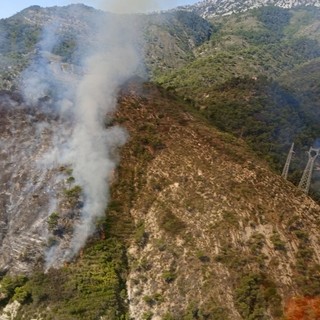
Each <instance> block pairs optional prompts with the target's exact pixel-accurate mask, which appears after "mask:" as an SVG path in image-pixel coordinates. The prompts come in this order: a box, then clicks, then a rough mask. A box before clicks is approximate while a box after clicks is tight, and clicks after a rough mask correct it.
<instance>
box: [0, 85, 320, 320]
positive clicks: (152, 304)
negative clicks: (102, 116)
mask: <svg viewBox="0 0 320 320" xmlns="http://www.w3.org/2000/svg"><path fill="white" fill-rule="evenodd" d="M119 108H120V109H119V111H118V112H117V113H116V117H115V121H116V122H118V123H120V124H121V125H122V126H124V127H125V128H126V129H127V130H128V132H129V134H130V139H129V141H128V143H127V145H126V146H125V147H124V148H123V149H122V151H121V163H120V166H119V168H118V170H117V172H116V173H115V174H114V178H113V179H114V180H113V189H112V199H113V201H112V202H111V203H110V205H109V209H108V212H107V216H106V220H105V221H103V220H102V221H100V222H98V232H97V233H96V234H95V236H94V237H92V239H91V241H90V242H89V244H88V246H87V248H85V250H83V252H82V253H81V255H80V256H79V257H78V258H77V259H76V260H75V261H73V262H72V263H70V264H69V265H66V266H65V267H64V268H62V269H60V270H50V271H49V272H48V273H46V274H43V273H42V272H41V269H39V272H38V273H33V274H30V275H29V276H28V278H22V279H21V278H14V277H13V278H12V277H8V276H6V277H4V278H3V279H2V281H1V285H2V287H1V299H0V300H1V304H2V305H3V306H5V305H6V304H7V303H8V302H10V301H14V300H17V301H19V302H20V303H21V304H22V306H21V307H20V309H19V311H18V315H19V317H22V316H23V315H24V316H25V317H27V318H39V317H40V316H44V314H46V318H47V319H64V320H66V319H96V317H97V316H98V315H99V316H101V317H102V319H108V320H112V319H122V318H121V317H122V315H124V314H125V313H126V308H129V310H130V316H131V317H132V318H133V319H189V318H190V319H216V318H217V317H218V318H219V319H249V318H250V319H259V318H260V317H262V316H263V315H265V316H266V317H268V319H279V318H280V317H281V315H282V313H283V310H284V305H285V302H286V301H287V299H290V298H291V297H294V296H297V295H302V296H303V295H308V296H310V295H311V296H314V295H318V294H319V292H318V289H319V287H320V284H319V278H320V275H319V255H320V248H319V234H318V232H317V231H318V225H319V223H320V221H319V219H320V218H319V217H320V215H319V213H320V208H319V206H318V205H317V204H316V203H314V202H313V201H312V200H311V199H310V198H307V197H306V196H305V195H304V194H303V193H301V192H300V191H299V190H297V189H296V188H295V187H294V186H293V185H291V184H290V183H288V182H286V181H284V180H282V179H281V178H280V177H279V176H277V175H274V174H272V173H271V172H270V171H269V169H268V167H267V166H266V165H265V164H264V163H263V162H261V161H260V160H258V159H257V158H256V157H254V156H253V154H252V153H251V152H250V151H249V150H248V148H247V147H246V146H245V145H244V144H243V142H241V141H240V140H237V139H235V138H233V137H231V136H229V135H228V134H223V133H219V132H218V131H217V130H216V129H214V128H212V127H210V126H209V125H208V124H207V123H206V122H205V121H204V120H202V119H201V118H200V117H199V115H197V114H194V113H190V112H188V108H189V107H188V106H186V105H184V104H182V103H181V102H180V101H179V100H177V99H176V98H174V97H173V96H171V95H170V94H168V93H167V92H165V91H163V90H162V89H161V90H159V89H158V88H155V87H153V86H152V85H150V84H144V85H142V86H141V85H138V84H137V83H136V82H134V83H130V84H128V87H127V88H126V89H124V90H123V93H122V96H121V98H120V99H119ZM18 236H19V234H18V233H17V234H16V237H18ZM124 246H126V247H127V250H128V251H127V258H128V267H126V265H127V262H126V257H125V256H124V255H123V247H124ZM127 268H128V269H127ZM127 272H129V274H128V277H126V273H127ZM89 274H90V277H89ZM56 279H60V280H59V281H57V280H56ZM61 279H63V281H61ZM88 279H91V280H90V281H89V280H88ZM125 279H127V290H128V297H129V300H128V301H127V302H126V294H125V291H123V290H124V281H125ZM88 299H89V300H88ZM88 301H95V303H91V302H90V303H89V304H88ZM127 303H128V305H127Z"/></svg>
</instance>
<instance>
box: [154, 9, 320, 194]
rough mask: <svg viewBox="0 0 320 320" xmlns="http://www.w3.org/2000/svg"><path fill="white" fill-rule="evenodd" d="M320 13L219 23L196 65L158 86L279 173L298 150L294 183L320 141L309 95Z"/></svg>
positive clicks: (250, 14)
mask: <svg viewBox="0 0 320 320" xmlns="http://www.w3.org/2000/svg"><path fill="white" fill-rule="evenodd" d="M319 12H320V11H319V9H317V8H315V7H312V8H311V7H310V8H298V9H292V10H286V9H282V8H276V7H264V8H259V9H254V10H250V11H247V12H245V13H242V14H238V15H231V16H227V17H222V18H218V17H217V18H215V19H213V20H212V21H213V25H214V30H215V32H213V34H212V37H211V39H210V41H209V42H207V43H205V44H203V45H202V46H200V47H199V48H197V49H196V50H195V55H196V59H195V60H194V61H192V62H191V63H189V64H187V65H186V66H184V67H182V68H179V69H176V70H173V71H171V72H167V73H163V74H162V75H160V76H158V77H157V78H156V81H157V82H158V83H159V84H161V85H163V86H164V87H166V88H168V89H171V90H174V91H175V92H176V93H178V94H179V95H180V96H182V97H183V98H184V99H188V100H190V101H193V103H194V105H195V107H196V108H197V109H199V110H201V112H202V113H203V114H204V115H206V116H207V117H208V119H210V121H211V123H212V124H213V125H215V126H217V127H218V128H220V129H222V130H224V131H227V132H231V133H233V134H235V135H236V136H237V137H242V138H244V139H246V140H247V141H248V142H249V143H250V145H251V147H252V148H253V149H254V150H256V151H257V152H258V153H259V154H260V155H262V156H263V157H264V158H265V159H267V160H268V161H269V162H270V164H271V165H272V166H273V168H275V169H276V170H277V171H278V172H279V173H280V172H281V170H282V167H283V164H284V162H285V157H286V154H287V152H288V150H289V148H290V145H291V143H292V142H295V143H296V147H297V153H296V155H297V157H296V159H295V163H294V166H293V167H292V169H293V170H292V171H291V173H290V179H291V180H292V181H294V182H296V183H297V182H298V181H299V179H300V178H301V175H302V169H303V168H304V166H305V163H306V158H305V155H304V151H306V150H308V148H309V146H310V145H314V146H317V144H316V140H317V138H318V137H319V130H318V126H317V114H318V112H317V109H318V108H317V101H319V95H318V94H317V90H313V91H314V94H313V95H309V89H308V87H313V88H314V87H315V83H317V81H318V80H316V79H317V73H316V71H313V72H312V75H311V74H310V72H309V71H310V69H311V66H316V65H317V61H318V59H319V56H320V44H319V29H318V21H319ZM308 65H310V67H309V68H308V67H307V66H308ZM293 70H297V71H296V72H295V76H293V72H294V71H293ZM299 70H301V71H300V72H299ZM303 70H305V71H306V72H305V73H303ZM308 70H309V71H308ZM308 74H310V76H308ZM299 79H301V80H299ZM302 82H303V84H302ZM300 84H301V85H300ZM308 96H309V99H308V98H307V97H308ZM313 190H315V188H313Z"/></svg>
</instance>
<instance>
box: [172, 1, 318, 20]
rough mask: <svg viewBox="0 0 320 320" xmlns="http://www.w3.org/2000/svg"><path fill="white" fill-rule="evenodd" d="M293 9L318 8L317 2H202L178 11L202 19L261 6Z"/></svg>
mask: <svg viewBox="0 0 320 320" xmlns="http://www.w3.org/2000/svg"><path fill="white" fill-rule="evenodd" d="M270 5H271V6H276V7H281V8H287V9H288V8H294V7H300V6H315V7H320V1H319V0H240V1H239V0H203V1H200V2H198V3H196V4H194V5H188V6H181V7H179V8H178V9H179V10H180V9H181V10H187V11H193V12H195V13H197V14H199V15H200V16H201V17H203V18H210V17H213V16H218V15H229V14H232V13H237V12H243V11H247V10H249V9H253V8H259V7H262V6H270Z"/></svg>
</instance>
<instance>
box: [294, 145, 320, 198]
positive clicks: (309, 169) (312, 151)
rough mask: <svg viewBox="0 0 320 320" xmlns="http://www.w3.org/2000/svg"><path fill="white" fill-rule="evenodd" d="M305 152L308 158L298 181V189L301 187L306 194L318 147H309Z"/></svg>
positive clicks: (318, 150)
mask: <svg viewBox="0 0 320 320" xmlns="http://www.w3.org/2000/svg"><path fill="white" fill-rule="evenodd" d="M307 153H308V156H309V160H308V163H307V165H306V168H305V169H304V171H303V175H302V178H301V180H300V183H299V189H301V190H302V191H303V192H304V193H306V194H308V192H309V188H310V183H311V177H312V172H313V166H314V162H315V161H316V159H317V157H318V156H319V155H320V149H315V148H312V147H311V148H310V150H309V151H308V152H307Z"/></svg>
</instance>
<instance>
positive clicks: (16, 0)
mask: <svg viewBox="0 0 320 320" xmlns="http://www.w3.org/2000/svg"><path fill="white" fill-rule="evenodd" d="M0 1H1V3H0V18H7V17H10V16H12V15H13V14H15V13H17V12H19V11H21V10H22V9H25V8H27V7H29V6H32V5H39V6H41V7H51V6H64V5H68V4H70V3H84V4H86V5H89V6H92V7H98V6H99V3H100V2H101V0H74V1H72V0H38V1H37V0H0ZM128 1H130V0H128ZM104 2H108V0H105V1H104ZM164 2H165V3H166V4H165V5H161V3H164ZM196 2H198V1H197V0H171V1H161V0H159V1H158V3H160V8H158V9H168V8H173V7H176V6H178V5H184V4H192V3H196Z"/></svg>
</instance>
